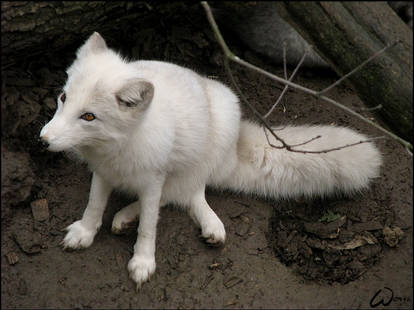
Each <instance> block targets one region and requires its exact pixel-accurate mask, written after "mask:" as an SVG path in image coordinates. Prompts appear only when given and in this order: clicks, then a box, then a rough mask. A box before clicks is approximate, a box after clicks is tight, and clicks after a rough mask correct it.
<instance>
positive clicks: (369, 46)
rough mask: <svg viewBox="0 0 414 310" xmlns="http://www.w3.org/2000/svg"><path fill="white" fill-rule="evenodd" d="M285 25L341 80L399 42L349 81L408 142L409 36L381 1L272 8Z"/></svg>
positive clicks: (292, 4) (291, 4)
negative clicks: (378, 52)
mask: <svg viewBox="0 0 414 310" xmlns="http://www.w3.org/2000/svg"><path fill="white" fill-rule="evenodd" d="M275 6H276V8H277V9H278V11H279V14H280V15H281V16H282V17H283V18H284V19H285V20H287V21H288V22H289V23H290V24H291V25H292V26H293V27H294V28H295V29H296V30H297V31H298V32H299V33H300V34H301V35H302V36H303V37H304V38H305V39H306V40H307V41H308V42H309V43H310V44H312V45H313V46H314V47H315V48H316V50H317V51H318V53H319V54H320V55H321V56H322V57H323V58H324V59H325V60H326V61H327V62H328V63H329V64H330V65H331V67H332V68H333V69H334V70H335V71H336V72H337V73H338V74H339V75H340V76H342V75H344V74H346V73H348V72H349V71H351V70H352V69H354V68H355V67H356V66H358V65H359V64H360V63H362V62H363V61H364V60H366V59H367V58H369V57H370V56H372V55H373V54H375V53H376V52H377V51H379V50H380V49H382V48H383V47H385V46H386V45H387V44H390V43H392V42H394V41H395V40H399V41H400V43H399V44H397V45H396V46H394V47H392V48H390V49H389V50H388V51H387V52H386V53H385V54H382V55H381V56H379V57H377V58H376V59H375V60H373V61H372V63H370V64H368V65H367V66H365V67H364V68H363V69H362V70H360V71H358V72H357V73H355V74H354V75H352V76H351V77H349V79H348V81H349V82H350V83H351V84H352V85H353V87H354V88H355V90H356V91H357V93H358V95H359V97H360V98H361V99H362V100H364V102H365V103H366V104H367V105H369V106H372V107H374V106H377V105H379V104H381V105H382V109H380V110H379V111H380V113H381V115H382V116H383V117H384V119H385V121H387V122H388V124H389V125H390V126H391V127H392V128H393V129H394V130H395V131H396V132H397V133H398V134H400V135H401V136H402V137H403V138H405V139H407V140H409V141H411V142H412V141H413V138H412V129H413V119H412V113H413V101H412V98H413V97H412V96H413V91H412V89H413V32H412V30H411V28H410V27H408V26H407V25H406V24H405V23H404V22H403V21H402V20H401V19H400V18H399V17H398V16H397V15H396V13H395V12H394V11H393V10H392V9H391V8H390V7H389V6H388V5H387V3H386V2H359V1H357V2H353V1H350V2H296V1H286V2H277V3H276V4H275Z"/></svg>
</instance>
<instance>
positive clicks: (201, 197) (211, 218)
mask: <svg viewBox="0 0 414 310" xmlns="http://www.w3.org/2000/svg"><path fill="white" fill-rule="evenodd" d="M204 191H205V188H203V189H202V190H200V191H197V193H196V194H195V195H194V196H193V197H192V199H191V202H190V208H189V214H190V216H191V218H192V219H193V220H194V222H195V223H196V224H197V225H198V226H199V227H200V228H201V236H202V237H203V238H204V239H205V241H206V242H207V243H209V244H210V245H221V244H223V243H224V241H225V239H226V231H225V229H224V225H223V223H222V222H221V220H220V219H219V218H218V216H217V215H216V213H214V211H213V210H212V209H211V208H210V206H209V205H208V203H207V201H206V198H205V194H204Z"/></svg>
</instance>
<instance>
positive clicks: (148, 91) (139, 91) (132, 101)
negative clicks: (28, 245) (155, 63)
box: [115, 78, 154, 110]
mask: <svg viewBox="0 0 414 310" xmlns="http://www.w3.org/2000/svg"><path fill="white" fill-rule="evenodd" d="M115 97H116V100H117V101H118V104H119V107H120V109H121V110H128V109H130V108H138V109H139V110H143V109H145V108H147V107H148V105H149V104H150V103H151V101H152V98H153V97H154V85H152V83H151V82H149V81H147V80H144V79H140V78H133V79H130V80H128V81H127V82H126V83H125V84H124V85H123V86H122V88H121V89H120V90H118V91H117V92H116V94H115Z"/></svg>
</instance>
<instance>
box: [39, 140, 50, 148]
mask: <svg viewBox="0 0 414 310" xmlns="http://www.w3.org/2000/svg"><path fill="white" fill-rule="evenodd" d="M40 142H41V143H42V145H43V146H44V147H45V148H48V147H49V142H47V141H46V140H45V139H44V138H43V137H42V138H40Z"/></svg>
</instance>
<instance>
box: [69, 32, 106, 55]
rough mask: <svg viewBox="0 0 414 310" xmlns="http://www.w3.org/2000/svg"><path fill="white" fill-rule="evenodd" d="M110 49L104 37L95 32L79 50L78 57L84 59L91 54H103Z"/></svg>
mask: <svg viewBox="0 0 414 310" xmlns="http://www.w3.org/2000/svg"><path fill="white" fill-rule="evenodd" d="M107 49H108V47H107V46H106V43H105V40H104V39H103V38H102V36H101V35H100V34H99V33H97V32H94V33H93V34H92V35H91V36H90V37H89V39H88V40H86V42H85V43H84V44H83V45H82V46H81V47H80V48H79V49H78V51H77V52H76V55H77V57H78V58H82V57H84V56H86V55H89V54H97V53H99V52H103V51H105V50H107Z"/></svg>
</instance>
